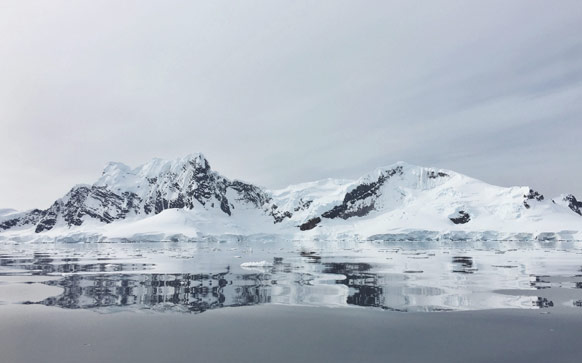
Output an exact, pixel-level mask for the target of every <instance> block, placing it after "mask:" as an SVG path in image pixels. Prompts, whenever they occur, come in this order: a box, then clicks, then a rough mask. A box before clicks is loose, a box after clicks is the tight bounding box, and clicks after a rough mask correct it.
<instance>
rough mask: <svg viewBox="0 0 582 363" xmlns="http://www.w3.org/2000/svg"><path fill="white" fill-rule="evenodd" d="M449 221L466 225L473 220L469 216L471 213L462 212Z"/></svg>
mask: <svg viewBox="0 0 582 363" xmlns="http://www.w3.org/2000/svg"><path fill="white" fill-rule="evenodd" d="M449 219H450V220H451V221H452V222H453V223H454V224H465V223H468V222H469V221H470V220H471V216H470V215H469V213H467V212H465V211H462V210H460V211H459V212H457V215H456V216H453V217H449Z"/></svg>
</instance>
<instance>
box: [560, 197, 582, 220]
mask: <svg viewBox="0 0 582 363" xmlns="http://www.w3.org/2000/svg"><path fill="white" fill-rule="evenodd" d="M563 200H564V202H567V203H568V208H570V209H571V210H572V212H574V213H577V214H579V215H581V216H582V201H579V200H577V199H576V197H575V196H573V195H572V194H568V195H566V196H565V197H564V198H563Z"/></svg>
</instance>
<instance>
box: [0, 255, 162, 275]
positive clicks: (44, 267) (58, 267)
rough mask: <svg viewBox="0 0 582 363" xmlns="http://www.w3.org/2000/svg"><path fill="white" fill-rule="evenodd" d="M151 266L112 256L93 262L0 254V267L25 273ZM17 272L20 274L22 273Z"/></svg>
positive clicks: (114, 270) (68, 258) (129, 268)
mask: <svg viewBox="0 0 582 363" xmlns="http://www.w3.org/2000/svg"><path fill="white" fill-rule="evenodd" d="M152 266H153V265H152V264H146V263H121V262H116V260H115V259H113V258H96V259H95V262H93V263H89V262H87V261H84V260H82V259H80V258H76V257H66V258H56V257H51V256H50V255H49V254H47V253H35V254H34V255H33V256H32V257H19V256H10V255H0V267H7V268H13V269H16V270H24V271H27V274H29V275H51V274H56V273H77V272H95V273H99V272H122V271H143V270H146V269H148V268H151V267H152ZM10 274H14V273H10ZM17 274H19V275H22V273H17Z"/></svg>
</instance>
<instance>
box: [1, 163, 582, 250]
mask: <svg viewBox="0 0 582 363" xmlns="http://www.w3.org/2000/svg"><path fill="white" fill-rule="evenodd" d="M581 210H582V202H580V201H578V200H577V199H576V198H575V197H574V196H573V195H562V196H560V197H558V198H555V199H554V200H551V199H548V198H545V197H544V196H543V195H542V194H540V193H539V192H537V191H534V190H533V189H531V188H529V187H510V188H504V187H498V186H493V185H489V184H486V183H484V182H481V181H479V180H476V179H472V178H470V177H467V176H465V175H462V174H459V173H455V172H453V171H449V170H441V169H434V168H425V167H420V166H414V165H409V164H406V163H403V162H399V163H396V164H394V165H391V166H387V167H383V168H378V169H376V170H374V171H373V172H372V173H370V174H367V175H365V176H363V177H362V178H360V179H358V180H336V179H325V180H320V181H316V182H310V183H303V184H297V185H292V186H289V187H287V188H285V189H281V190H267V189H264V188H261V187H258V186H255V185H252V184H249V183H245V182H242V181H238V180H230V179H228V178H225V177H223V176H222V175H220V174H219V173H217V172H216V171H214V170H212V169H211V167H210V164H209V163H208V161H207V160H206V158H205V157H204V156H203V155H202V154H192V155H188V156H186V157H183V158H179V159H175V160H161V159H154V160H152V161H150V162H149V163H147V164H144V165H142V166H139V167H137V168H134V169H132V168H130V167H129V166H127V165H125V164H122V163H109V164H108V165H107V166H106V167H105V169H104V170H103V174H102V176H101V177H100V178H99V179H98V180H97V181H96V182H95V183H94V184H93V185H77V186H75V187H73V188H72V189H71V190H70V191H69V192H68V193H67V194H66V195H65V196H64V197H62V198H60V199H58V200H57V201H55V202H54V203H53V204H52V205H51V206H50V207H49V208H48V209H46V210H40V209H34V210H30V211H26V212H17V211H14V210H10V209H1V210H0V239H4V240H10V239H13V240H19V241H28V240H70V241H104V240H196V239H201V238H226V236H231V237H233V236H234V237H235V238H240V237H241V236H254V238H257V237H258V236H265V235H266V236H278V237H279V238H290V239H313V238H318V239H342V238H361V239H363V238H365V239H384V240H390V239H400V240H401V239H405V240H408V239H410V240H418V239H453V240H463V239H540V240H544V239H582V212H581Z"/></svg>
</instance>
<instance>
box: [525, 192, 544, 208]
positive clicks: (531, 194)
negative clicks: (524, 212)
mask: <svg viewBox="0 0 582 363" xmlns="http://www.w3.org/2000/svg"><path fill="white" fill-rule="evenodd" d="M523 198H524V200H523V205H524V206H525V207H526V208H528V209H529V208H530V207H531V206H530V204H529V203H528V200H537V201H538V202H541V201H542V200H544V196H543V195H542V194H540V193H539V192H536V191H535V190H533V189H530V190H529V193H527V194H524V195H523Z"/></svg>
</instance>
